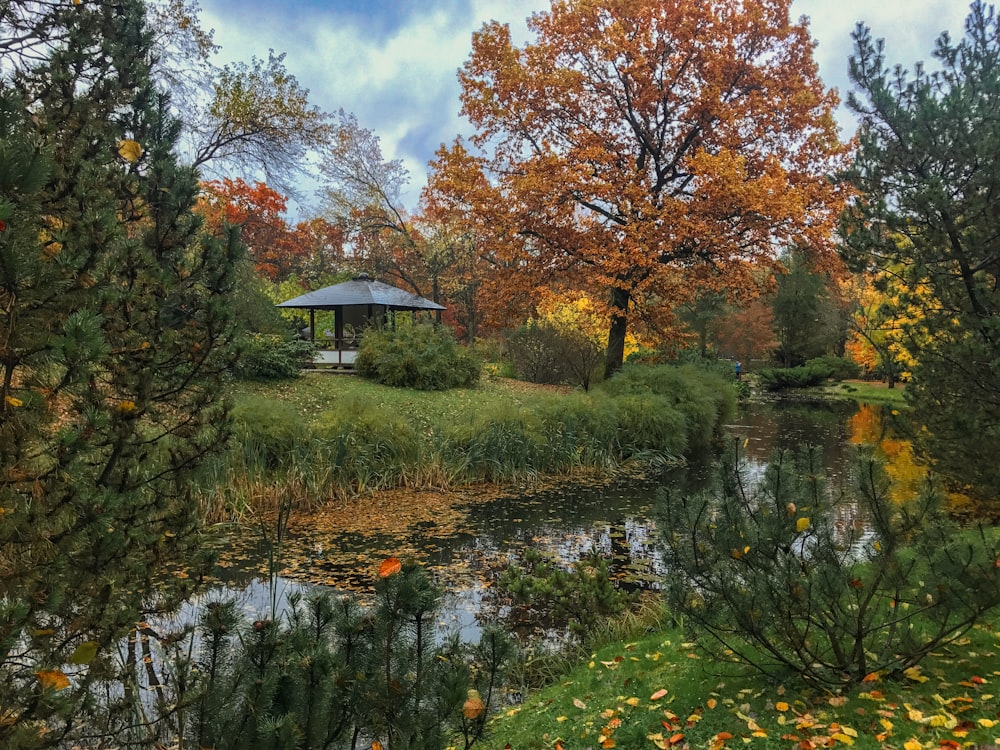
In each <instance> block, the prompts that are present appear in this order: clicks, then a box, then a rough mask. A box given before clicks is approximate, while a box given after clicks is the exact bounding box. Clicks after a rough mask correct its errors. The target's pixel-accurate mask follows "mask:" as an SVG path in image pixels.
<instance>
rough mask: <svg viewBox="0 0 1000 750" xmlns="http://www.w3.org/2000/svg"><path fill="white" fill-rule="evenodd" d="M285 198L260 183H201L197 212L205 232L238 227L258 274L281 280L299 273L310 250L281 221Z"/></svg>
mask: <svg viewBox="0 0 1000 750" xmlns="http://www.w3.org/2000/svg"><path fill="white" fill-rule="evenodd" d="M287 206H288V199H287V198H286V197H285V196H284V195H282V194H281V193H279V192H278V191H276V190H274V189H272V188H270V187H268V186H267V185H265V184H264V183H263V182H255V183H254V184H252V185H251V184H249V183H246V182H244V181H243V180H242V179H235V180H231V179H228V178H226V179H223V180H215V181H211V182H207V183H204V184H203V186H202V196H201V198H200V200H199V206H198V210H199V212H200V213H202V215H204V216H205V218H206V221H207V224H208V227H209V229H214V228H216V227H220V226H221V227H226V226H239V227H240V232H241V239H242V240H243V243H244V244H245V245H246V246H247V250H248V253H249V256H250V259H251V260H252V261H253V263H254V265H255V266H256V268H257V271H258V273H260V274H261V275H262V276H264V277H265V278H267V279H270V280H271V281H283V280H284V279H287V278H288V277H289V276H292V275H293V274H297V273H299V272H300V271H301V270H303V268H304V266H305V264H306V261H307V260H308V256H309V253H310V250H311V247H310V245H309V244H307V243H306V242H304V241H303V238H302V237H300V236H299V235H298V233H297V232H296V231H295V230H293V229H292V228H291V227H289V225H288V222H287V220H286V219H285V211H286V210H287Z"/></svg>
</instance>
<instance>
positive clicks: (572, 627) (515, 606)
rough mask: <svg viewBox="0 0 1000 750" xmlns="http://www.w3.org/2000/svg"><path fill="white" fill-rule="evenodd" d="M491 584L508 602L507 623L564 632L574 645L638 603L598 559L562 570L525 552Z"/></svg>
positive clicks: (532, 552) (554, 562) (604, 561)
mask: <svg viewBox="0 0 1000 750" xmlns="http://www.w3.org/2000/svg"><path fill="white" fill-rule="evenodd" d="M497 585H498V586H499V588H500V590H501V591H502V592H503V593H504V594H505V595H507V596H509V597H510V600H511V602H512V606H511V608H510V611H509V613H508V619H510V620H511V621H513V622H516V623H517V624H519V625H524V624H526V623H527V624H530V625H531V626H532V627H535V628H537V629H541V630H563V631H568V632H569V633H570V635H571V636H573V637H574V638H577V639H578V640H583V639H584V638H585V637H586V636H587V634H588V633H589V632H590V631H591V630H593V629H594V628H596V627H597V626H598V625H599V624H600V623H601V622H603V621H604V620H607V619H610V618H612V617H616V616H619V615H621V614H623V613H625V612H626V611H627V610H628V609H629V607H630V606H632V605H633V604H635V602H636V601H637V599H638V595H636V594H630V593H628V592H626V591H624V590H622V589H619V588H618V587H616V586H615V584H614V582H613V581H612V580H611V574H610V572H609V567H608V560H607V559H605V558H603V557H600V556H598V555H589V556H587V557H585V558H583V559H581V560H577V561H575V562H574V563H572V565H570V566H565V565H563V564H561V563H559V562H558V561H557V560H554V559H552V558H550V557H547V556H546V555H544V554H542V553H541V552H539V551H537V550H533V549H530V548H529V549H525V550H524V551H523V552H522V553H521V564H520V565H513V566H511V567H510V568H508V569H507V570H506V571H505V572H504V573H503V575H502V576H501V577H500V580H499V582H498V584H497Z"/></svg>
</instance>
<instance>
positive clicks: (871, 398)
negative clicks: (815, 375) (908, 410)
mask: <svg viewBox="0 0 1000 750" xmlns="http://www.w3.org/2000/svg"><path fill="white" fill-rule="evenodd" d="M811 390H814V391H816V392H817V393H818V394H819V395H822V396H827V397H833V398H843V399H851V400H854V401H858V402H860V403H865V404H885V405H888V406H905V405H906V400H905V399H906V388H905V386H902V385H899V384H897V385H896V387H895V388H892V389H890V388H887V387H886V385H885V383H874V382H868V381H864V380H844V381H841V382H837V383H826V384H825V385H822V386H820V387H819V388H816V389H811Z"/></svg>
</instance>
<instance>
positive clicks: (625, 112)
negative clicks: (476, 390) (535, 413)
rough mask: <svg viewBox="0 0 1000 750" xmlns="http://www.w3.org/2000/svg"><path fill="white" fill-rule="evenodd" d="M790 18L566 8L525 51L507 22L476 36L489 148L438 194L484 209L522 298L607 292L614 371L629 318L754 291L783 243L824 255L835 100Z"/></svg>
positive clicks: (831, 210)
mask: <svg viewBox="0 0 1000 750" xmlns="http://www.w3.org/2000/svg"><path fill="white" fill-rule="evenodd" d="M789 5H790V0H742V1H740V2H733V1H732V0H670V1H669V2H664V1H663V0H630V2H627V3H626V2H621V1H620V0H587V1H586V2H585V1H584V0H555V2H553V5H552V9H551V11H550V12H546V13H538V14H535V15H534V16H532V18H531V19H530V21H529V25H530V28H531V30H532V32H533V33H534V35H535V39H534V41H533V42H529V43H528V44H526V45H525V46H524V47H523V48H517V47H515V46H514V45H513V44H512V42H511V38H510V31H509V28H508V27H507V26H505V25H501V24H499V23H496V22H492V23H488V24H486V25H485V26H484V27H483V28H482V30H480V31H479V32H478V33H476V34H475V35H474V38H473V50H472V54H471V56H470V58H469V60H468V61H467V62H466V64H465V66H464V67H463V69H462V70H461V72H460V81H461V85H462V103H463V113H464V114H465V115H466V116H467V117H468V118H469V120H470V121H471V122H472V124H473V125H474V126H475V127H476V129H477V130H476V133H475V135H474V136H473V137H472V139H471V141H472V146H473V147H475V149H477V152H475V153H473V151H472V150H470V149H469V148H467V147H466V145H465V144H463V143H461V142H456V143H455V144H454V145H453V146H452V147H451V148H448V149H443V150H441V151H440V152H439V153H438V157H437V161H436V163H435V169H436V172H437V174H435V175H434V176H432V181H431V187H430V189H431V190H432V191H437V192H442V191H456V192H457V193H458V194H459V195H461V198H462V202H464V203H465V204H466V205H468V206H470V207H471V208H472V209H473V215H474V217H475V221H476V230H477V232H478V233H481V234H482V235H484V236H489V237H490V238H491V239H490V241H489V243H488V247H484V249H485V250H486V251H487V252H489V253H491V254H493V255H494V256H495V257H496V258H497V266H498V267H499V268H502V269H503V270H504V272H503V273H502V274H496V275H494V276H493V279H494V282H495V283H497V284H500V285H502V286H503V287H504V289H505V293H504V295H503V296H504V298H505V299H506V300H508V302H516V301H517V300H522V301H523V300H524V299H525V297H527V296H530V290H531V288H532V287H533V286H537V285H538V284H543V283H548V282H550V281H553V280H555V281H558V282H559V283H562V284H564V285H565V284H567V283H579V284H584V285H586V287H587V288H589V289H591V290H593V291H594V292H597V291H598V290H602V291H603V292H604V293H605V294H606V295H607V296H606V299H608V300H609V306H608V319H609V335H608V355H607V361H606V369H607V370H608V371H609V372H613V371H614V370H616V369H617V368H618V367H619V366H620V365H621V362H622V358H623V351H624V344H625V336H626V333H627V331H628V327H629V321H630V315H631V314H632V313H633V312H634V311H635V310H636V309H637V307H639V308H641V307H647V308H648V307H650V306H658V307H660V308H663V309H669V308H672V307H674V306H675V305H676V304H677V303H678V302H679V301H681V300H679V299H678V298H677V297H678V296H683V295H684V294H686V293H687V290H690V288H691V287H692V286H694V284H693V283H692V282H690V281H688V279H689V277H690V276H691V274H695V275H697V276H700V277H701V279H713V280H714V281H713V282H712V283H715V284H719V285H720V286H723V285H724V286H729V287H733V286H735V287H740V286H748V285H750V284H752V273H751V269H752V265H753V264H754V263H755V262H758V261H760V260H770V259H771V258H772V257H773V250H774V248H775V247H776V246H777V245H778V244H788V243H793V242H794V243H795V244H798V245H801V246H806V247H812V248H817V251H819V252H824V251H825V250H826V249H827V248H828V246H829V242H830V230H831V227H832V224H833V221H834V218H835V217H836V215H837V214H838V212H839V209H840V206H841V203H842V197H841V195H840V189H839V188H838V187H837V186H836V185H835V183H834V182H833V181H831V180H830V179H829V175H830V174H831V173H833V172H834V171H835V170H836V169H838V168H839V167H840V166H841V162H842V159H843V157H844V154H845V148H844V146H843V145H842V144H841V143H840V142H839V139H838V135H837V127H836V124H835V122H834V119H833V109H834V107H835V106H836V104H837V98H836V95H835V94H834V93H833V92H830V91H826V90H824V88H823V86H822V84H821V81H820V80H819V77H818V74H817V69H816V64H815V62H814V61H813V57H812V46H813V42H812V39H811V38H810V36H809V32H808V29H807V27H806V24H805V22H804V21H802V22H799V23H793V22H791V21H790V19H789ZM706 266H709V267H711V268H713V269H715V270H721V271H723V273H712V274H705V273H704V267H706ZM608 292H609V294H608Z"/></svg>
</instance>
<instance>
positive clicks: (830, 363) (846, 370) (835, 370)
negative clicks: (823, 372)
mask: <svg viewBox="0 0 1000 750" xmlns="http://www.w3.org/2000/svg"><path fill="white" fill-rule="evenodd" d="M810 366H821V367H828V368H830V377H831V378H833V379H834V380H849V379H852V378H856V377H858V376H860V375H861V367H860V366H859V365H858V363H857V362H855V361H854V360H853V359H847V358H846V357H838V356H837V355H836V354H824V355H823V356H822V357H816V358H814V359H810V360H808V361H807V362H806V367H810Z"/></svg>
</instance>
